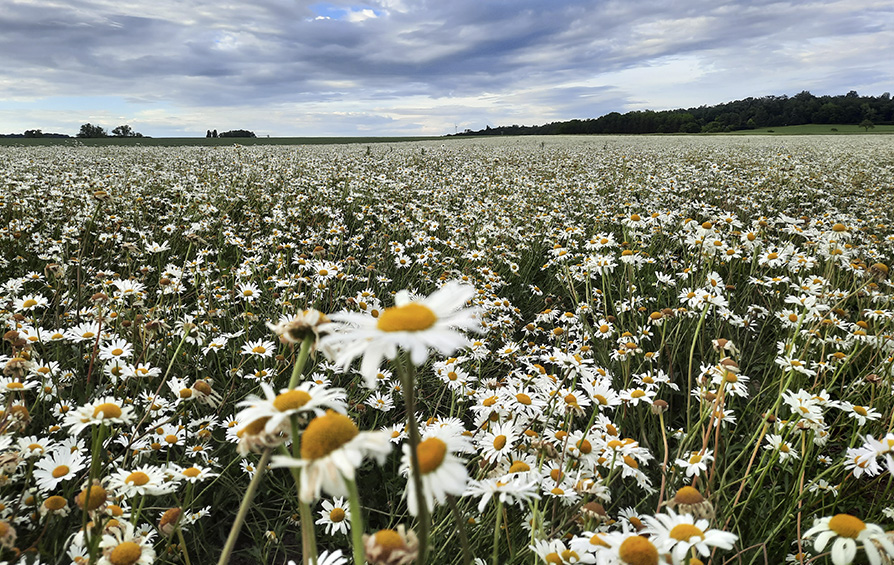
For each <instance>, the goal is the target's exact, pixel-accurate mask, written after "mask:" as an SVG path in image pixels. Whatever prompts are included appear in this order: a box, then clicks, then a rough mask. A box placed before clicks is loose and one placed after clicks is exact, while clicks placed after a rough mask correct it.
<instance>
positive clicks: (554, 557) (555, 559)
mask: <svg viewBox="0 0 894 565" xmlns="http://www.w3.org/2000/svg"><path fill="white" fill-rule="evenodd" d="M543 560H544V561H546V562H547V563H553V564H554V565H562V558H561V557H560V556H559V554H558V553H556V552H555V551H554V552H552V553H547V554H546V555H545V556H544V557H543Z"/></svg>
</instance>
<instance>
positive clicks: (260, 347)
mask: <svg viewBox="0 0 894 565" xmlns="http://www.w3.org/2000/svg"><path fill="white" fill-rule="evenodd" d="M251 352H252V353H257V354H258V355H263V354H265V353H267V348H266V347H264V346H263V345H256V346H254V347H253V348H252V349H251Z"/></svg>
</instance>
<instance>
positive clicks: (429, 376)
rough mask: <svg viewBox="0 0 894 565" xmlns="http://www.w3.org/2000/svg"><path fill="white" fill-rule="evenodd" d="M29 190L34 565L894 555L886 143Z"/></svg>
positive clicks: (5, 245)
mask: <svg viewBox="0 0 894 565" xmlns="http://www.w3.org/2000/svg"><path fill="white" fill-rule="evenodd" d="M544 139H545V141H544ZM0 185H2V190H0V213H2V218H3V221H2V222H0V248H2V254H0V320H2V322H3V326H4V327H3V340H2V342H0V366H2V367H3V373H2V380H0V390H2V391H3V395H4V398H3V405H2V406H0V410H2V412H0V562H2V563H24V564H33V563H42V564H68V563H73V564H78V565H80V564H87V563H90V564H92V563H99V564H102V565H135V564H140V565H146V564H149V563H185V564H203V563H214V562H219V563H227V562H231V563H237V564H241V563H275V564H285V563H287V562H289V561H294V562H296V563H302V562H304V563H305V564H306V563H317V564H318V565H323V564H327V565H335V564H341V563H359V562H362V561H368V562H370V563H376V564H388V565H401V564H408V563H422V562H424V563H439V564H440V563H463V564H468V563H494V564H501V563H532V564H537V563H545V564H553V565H559V564H561V565H564V564H573V563H597V564H627V565H657V564H659V563H660V564H673V565H680V564H685V565H697V564H699V563H716V564H720V563H764V564H779V563H834V564H835V565H841V564H846V563H851V562H854V563H871V564H873V565H877V564H882V563H885V564H890V563H892V562H894V531H892V530H894V478H892V477H894V475H892V473H894V431H892V427H894V374H892V364H894V323H892V322H894V285H892V279H891V278H890V276H891V275H892V273H890V268H891V266H892V260H894V145H892V144H891V143H890V141H888V139H887V138H886V137H885V136H873V137H862V136H854V137H837V138H831V139H830V138H822V137H805V138H795V137H793V138H759V137H751V138H694V137H682V138H675V137H656V138H624V137H581V138H570V137H569V138H562V137H557V138H552V137H550V138H536V139H535V138H508V139H487V140H477V139H464V140H450V141H447V142H444V143H441V142H419V143H401V144H391V145H384V144H382V145H375V144H374V145H369V146H365V145H345V146H334V145H333V146H281V147H276V146H264V147H240V146H232V147H215V148H210V147H190V148H154V147H132V148H122V147H118V148H116V147H106V148H88V147H76V146H74V147H73V146H54V147H31V148H25V147H18V148H16V147H3V148H0Z"/></svg>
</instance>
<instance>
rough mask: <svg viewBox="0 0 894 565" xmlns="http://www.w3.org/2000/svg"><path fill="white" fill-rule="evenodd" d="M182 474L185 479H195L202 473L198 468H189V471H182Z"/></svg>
mask: <svg viewBox="0 0 894 565" xmlns="http://www.w3.org/2000/svg"><path fill="white" fill-rule="evenodd" d="M183 474H184V475H186V476H187V477H191V478H196V477H198V476H199V475H201V474H202V471H201V470H200V469H199V468H198V467H190V468H189V469H184V470H183Z"/></svg>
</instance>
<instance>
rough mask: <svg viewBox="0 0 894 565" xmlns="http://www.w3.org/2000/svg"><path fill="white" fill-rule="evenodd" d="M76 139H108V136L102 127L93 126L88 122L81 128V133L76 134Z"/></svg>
mask: <svg viewBox="0 0 894 565" xmlns="http://www.w3.org/2000/svg"><path fill="white" fill-rule="evenodd" d="M78 137H108V134H107V133H106V130H105V129H103V128H102V127H100V126H94V125H93V124H91V123H89V122H88V123H86V124H84V125H82V126H81V131H80V132H78Z"/></svg>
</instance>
